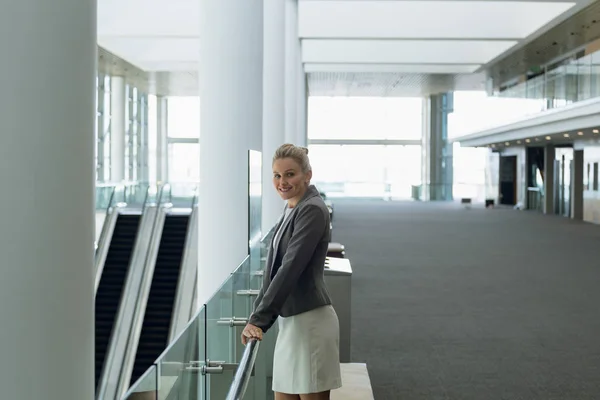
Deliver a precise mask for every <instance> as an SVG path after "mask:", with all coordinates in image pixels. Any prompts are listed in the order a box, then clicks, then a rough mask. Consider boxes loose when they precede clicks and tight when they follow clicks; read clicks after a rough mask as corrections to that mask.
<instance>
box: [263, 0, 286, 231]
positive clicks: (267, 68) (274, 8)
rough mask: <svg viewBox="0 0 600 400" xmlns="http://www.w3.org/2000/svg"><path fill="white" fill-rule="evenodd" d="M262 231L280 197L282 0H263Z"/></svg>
mask: <svg viewBox="0 0 600 400" xmlns="http://www.w3.org/2000/svg"><path fill="white" fill-rule="evenodd" d="M264 8H265V9H264V63H263V69H264V71H263V79H264V81H263V146H262V155H263V195H262V233H263V235H264V234H266V233H267V232H268V230H269V229H270V228H271V227H272V226H273V225H275V223H276V222H277V219H278V218H279V216H280V214H281V210H282V209H283V201H282V200H281V198H280V197H279V195H278V194H277V192H275V190H274V189H273V185H272V180H273V170H272V162H273V154H275V150H276V149H277V147H279V146H280V145H282V144H283V143H284V142H285V115H286V113H285V109H286V107H285V8H286V7H285V2H283V1H281V0H264Z"/></svg>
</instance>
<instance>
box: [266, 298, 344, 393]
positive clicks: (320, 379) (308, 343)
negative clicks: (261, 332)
mask: <svg viewBox="0 0 600 400" xmlns="http://www.w3.org/2000/svg"><path fill="white" fill-rule="evenodd" d="M278 324H279V334H278V335H277V343H276V344H275V355H274V359H273V391H274V392H279V393H287V394H308V393H320V392H325V391H327V390H333V389H337V388H340V387H341V386H342V376H341V372H340V324H339V320H338V317H337V314H336V313H335V310H334V309H333V307H332V306H324V307H319V308H316V309H314V310H311V311H307V312H305V313H302V314H298V315H294V316H291V317H287V318H283V317H279V319H278Z"/></svg>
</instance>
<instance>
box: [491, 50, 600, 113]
mask: <svg viewBox="0 0 600 400" xmlns="http://www.w3.org/2000/svg"><path fill="white" fill-rule="evenodd" d="M599 65H600V51H595V52H588V51H586V50H584V51H581V52H579V53H577V54H574V55H572V56H570V57H568V58H566V59H565V60H563V61H561V62H559V63H555V64H554V65H550V66H546V67H544V68H543V69H542V70H541V71H540V73H539V75H537V76H535V77H533V78H530V79H528V80H526V81H525V82H520V83H515V84H514V85H512V86H510V84H508V85H506V86H508V87H506V88H502V89H496V91H495V93H494V95H496V96H498V97H503V98H520V99H530V100H535V101H536V104H538V105H539V108H540V109H539V111H542V110H548V109H552V108H559V107H564V106H566V105H568V104H572V103H575V102H578V101H583V100H587V99H590V98H594V97H599V96H600V68H599Z"/></svg>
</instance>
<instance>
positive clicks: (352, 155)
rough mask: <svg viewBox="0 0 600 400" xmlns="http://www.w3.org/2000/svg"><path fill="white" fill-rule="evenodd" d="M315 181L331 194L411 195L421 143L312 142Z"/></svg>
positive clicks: (417, 174) (417, 177)
mask: <svg viewBox="0 0 600 400" xmlns="http://www.w3.org/2000/svg"><path fill="white" fill-rule="evenodd" d="M309 156H310V161H311V165H312V167H313V182H314V183H315V185H316V186H318V187H319V189H321V190H324V191H325V192H327V194H328V195H330V196H332V197H342V196H351V197H394V198H410V196H411V185H419V184H420V183H421V146H398V145H367V146H362V145H310V146H309Z"/></svg>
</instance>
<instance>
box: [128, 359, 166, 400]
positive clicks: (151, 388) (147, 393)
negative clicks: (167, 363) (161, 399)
mask: <svg viewBox="0 0 600 400" xmlns="http://www.w3.org/2000/svg"><path fill="white" fill-rule="evenodd" d="M157 373H158V369H157V368H156V366H155V365H153V366H152V367H151V368H149V369H148V371H146V373H144V375H142V376H141V378H140V379H138V381H137V382H136V383H135V384H134V385H133V386H132V387H131V389H129V391H128V392H127V394H126V395H125V396H124V397H123V399H124V400H148V399H152V400H154V399H157V393H158V375H157Z"/></svg>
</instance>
